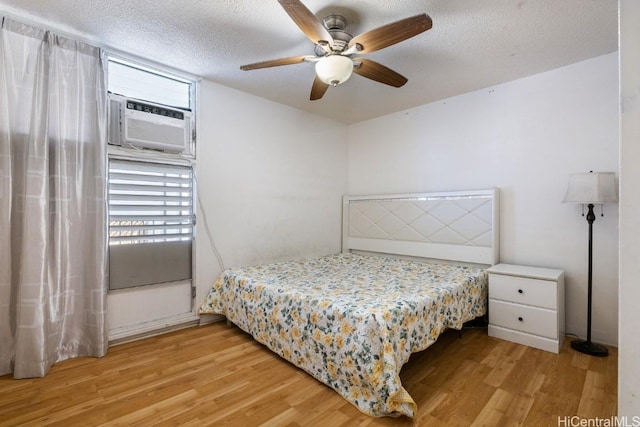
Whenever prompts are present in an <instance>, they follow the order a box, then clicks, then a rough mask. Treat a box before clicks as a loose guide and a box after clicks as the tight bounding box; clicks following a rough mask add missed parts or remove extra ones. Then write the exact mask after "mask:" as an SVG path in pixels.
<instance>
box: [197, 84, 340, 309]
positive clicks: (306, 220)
mask: <svg viewBox="0 0 640 427" xmlns="http://www.w3.org/2000/svg"><path fill="white" fill-rule="evenodd" d="M198 111H199V116H198V153H197V157H198V159H197V162H198V165H197V177H198V192H199V195H200V202H201V205H200V209H199V215H198V224H197V238H196V286H197V294H198V295H197V298H196V301H197V303H198V304H200V303H201V302H202V300H203V298H204V297H205V295H206V292H207V291H208V290H209V288H210V287H211V284H212V283H213V281H214V280H215V278H216V277H217V276H218V274H219V273H220V271H221V270H220V266H219V265H218V264H217V262H216V257H215V255H214V252H213V250H212V246H211V242H210V240H209V238H208V236H207V232H206V229H205V227H204V225H205V217H206V221H207V223H208V225H209V229H210V231H211V234H212V237H213V240H214V243H215V245H216V247H217V249H218V251H219V253H220V255H221V256H222V259H223V261H224V266H225V267H238V266H243V265H249V264H258V263H265V262H273V261H282V260H286V259H297V258H302V257H309V256H320V255H325V254H329V253H335V252H339V251H340V238H341V221H342V216H341V208H342V201H341V198H342V195H343V194H345V193H346V191H347V143H346V141H347V127H346V125H344V124H340V123H338V122H336V121H333V120H328V119H324V118H321V117H319V116H316V115H313V114H309V113H305V112H302V111H300V110H296V109H293V108H290V107H286V106H283V105H280V104H276V103H273V102H271V101H267V100H264V99H261V98H258V97H255V96H252V95H248V94H246V93H243V92H239V91H236V90H233V89H229V88H226V87H224V86H221V85H218V84H215V83H212V82H209V81H203V82H202V84H201V90H200V93H199V110H198ZM203 212H204V215H203Z"/></svg>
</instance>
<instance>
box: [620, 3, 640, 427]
mask: <svg viewBox="0 0 640 427" xmlns="http://www.w3.org/2000/svg"><path fill="white" fill-rule="evenodd" d="M619 5H620V83H621V114H620V118H621V122H620V124H621V127H620V175H621V180H620V231H621V232H620V326H619V328H620V339H619V344H620V347H619V359H618V370H619V374H618V413H619V414H620V415H626V416H628V417H631V416H640V363H638V361H640V334H639V333H638V325H640V286H639V285H638V277H640V229H639V228H638V218H640V185H638V183H640V168H638V159H640V45H638V40H640V2H638V1H637V0H621V1H620V3H619Z"/></svg>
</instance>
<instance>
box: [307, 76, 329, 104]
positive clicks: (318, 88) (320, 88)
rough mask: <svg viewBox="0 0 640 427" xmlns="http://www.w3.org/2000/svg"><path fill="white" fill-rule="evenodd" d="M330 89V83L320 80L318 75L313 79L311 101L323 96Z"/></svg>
mask: <svg viewBox="0 0 640 427" xmlns="http://www.w3.org/2000/svg"><path fill="white" fill-rule="evenodd" d="M327 89H329V85H328V84H326V83H325V82H323V81H322V80H320V78H319V77H318V76H316V78H315V79H314V80H313V85H311V96H310V97H309V99H310V100H311V101H316V100H318V99H320V98H322V97H323V96H324V94H325V92H326V91H327Z"/></svg>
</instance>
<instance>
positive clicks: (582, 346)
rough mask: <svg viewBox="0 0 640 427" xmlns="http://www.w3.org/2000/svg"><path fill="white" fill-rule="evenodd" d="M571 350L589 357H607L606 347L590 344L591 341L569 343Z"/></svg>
mask: <svg viewBox="0 0 640 427" xmlns="http://www.w3.org/2000/svg"><path fill="white" fill-rule="evenodd" d="M571 348H572V349H574V350H576V351H579V352H580V353H584V354H589V355H591V356H598V357H605V356H608V355H609V350H607V347H605V346H603V345H600V344H595V343H592V342H591V341H581V340H574V341H571Z"/></svg>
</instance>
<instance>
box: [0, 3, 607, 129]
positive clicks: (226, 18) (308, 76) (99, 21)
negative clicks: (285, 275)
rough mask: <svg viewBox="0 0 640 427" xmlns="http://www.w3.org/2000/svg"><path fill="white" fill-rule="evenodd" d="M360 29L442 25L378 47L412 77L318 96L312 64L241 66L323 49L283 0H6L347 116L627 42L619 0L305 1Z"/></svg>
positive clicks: (352, 84)
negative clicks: (420, 21) (424, 21)
mask: <svg viewBox="0 0 640 427" xmlns="http://www.w3.org/2000/svg"><path fill="white" fill-rule="evenodd" d="M303 2H304V3H305V5H306V6H307V7H308V8H309V9H310V10H311V11H312V12H313V13H315V14H316V15H317V16H319V17H324V16H326V15H329V14H333V13H339V14H341V15H343V16H345V17H346V18H347V21H348V23H347V27H346V31H347V32H349V33H351V34H352V35H354V36H355V35H358V34H360V33H362V32H365V31H368V30H371V29H373V28H376V27H379V26H381V25H384V24H387V23H390V22H393V21H397V20H399V19H403V18H406V17H409V16H412V15H416V14H419V13H427V14H428V15H429V16H430V17H431V18H432V20H433V28H432V29H431V30H429V31H427V32H425V33H422V34H420V35H418V36H416V37H414V38H412V39H409V40H406V41H404V42H401V43H399V44H396V45H393V46H390V47H388V48H386V49H383V50H380V51H377V52H373V53H371V54H369V55H367V57H368V58H371V59H374V60H375V61H377V62H380V63H382V64H384V65H386V66H388V67H389V68H392V69H393V70H395V71H397V72H399V73H400V74H402V75H404V76H405V77H407V78H408V79H409V82H408V83H407V84H406V85H405V86H403V87H401V88H398V89H397V88H393V87H389V86H386V85H383V84H380V83H376V82H373V81H371V80H368V79H365V78H363V77H361V76H358V75H354V76H352V77H351V78H350V79H349V80H348V81H347V82H345V83H344V84H342V85H340V86H338V87H335V88H333V87H331V88H329V90H328V91H327V93H326V94H325V96H324V98H322V99H321V100H319V101H309V92H310V89H311V82H312V81H313V76H314V69H313V64H311V63H302V64H296V65H288V66H282V67H275V68H269V69H261V70H253V71H241V70H240V69H239V67H240V65H243V64H247V63H252V62H258V61H263V60H268V59H276V58H282V57H288V56H296V55H307V54H313V45H312V44H311V42H310V41H309V40H308V39H307V38H306V37H305V36H304V34H303V33H302V32H301V31H300V29H299V28H298V27H297V26H296V25H295V24H294V23H293V21H292V20H291V19H290V18H289V16H288V15H287V14H286V13H285V12H284V10H283V9H282V7H281V6H280V5H279V4H278V2H277V1H276V0H242V1H238V0H217V1H210V0H181V1H178V0H103V1H97V0H56V1H51V0H0V12H1V13H2V14H3V15H6V16H9V17H13V18H17V19H22V20H23V21H27V22H31V23H35V24H40V25H42V26H45V27H48V28H53V29H54V30H57V31H58V32H60V33H63V34H68V35H72V36H76V37H79V38H81V39H83V40H86V41H89V42H92V43H94V44H97V45H100V46H102V47H105V48H107V49H111V50H112V51H121V52H127V53H128V54H131V55H134V56H137V57H140V58H144V59H147V60H151V61H153V62H157V63H159V64H164V65H166V66H168V67H171V68H174V69H177V70H182V71H186V72H188V73H190V74H192V75H196V76H201V77H204V78H206V79H209V80H211V81H214V82H217V83H220V84H222V85H225V86H229V87H232V88H236V89H238V90H241V91H245V92H249V93H252V94H254V95H257V96H260V97H264V98H268V99H271V100H273V101H276V102H279V103H282V104H287V105H290V106H292V107H295V108H300V109H303V110H306V111H310V112H312V113H316V114H320V115H323V116H326V117H330V118H334V119H336V120H339V121H341V122H344V123H355V122H358V121H361V120H366V119H369V118H373V117H377V116H381V115H384V114H388V113H391V112H396V111H401V110H404V109H407V108H410V107H414V106H417V105H421V104H426V103H429V102H433V101H437V100H440V99H444V98H447V97H450V96H454V95H458V94H461V93H465V92H469V91H472V90H477V89H481V88H484V87H488V86H492V85H495V84H498V83H502V82H506V81H511V80H515V79H518V78H522V77H525V76H528V75H532V74H536V73H540V72H543V71H546V70H551V69H554V68H558V67H562V66H565V65H568V64H572V63H575V62H578V61H582V60H585V59H588V58H592V57H595V56H599V55H603V54H606V53H609V52H613V51H615V50H617V34H618V30H617V19H618V12H617V1H616V0H422V1H420V0H407V1H387V0H385V1H366V0H303Z"/></svg>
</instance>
